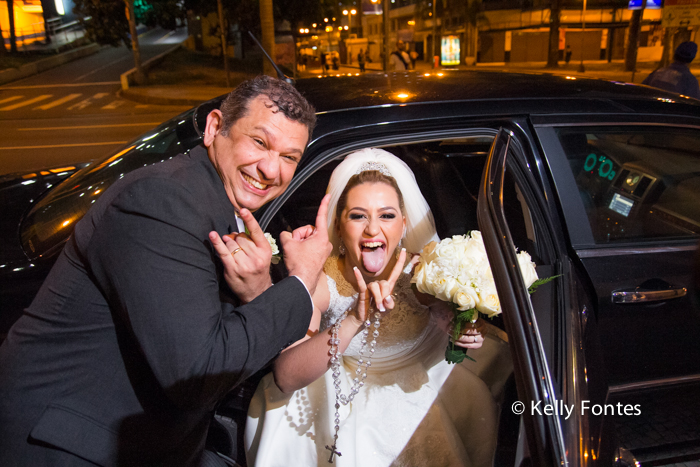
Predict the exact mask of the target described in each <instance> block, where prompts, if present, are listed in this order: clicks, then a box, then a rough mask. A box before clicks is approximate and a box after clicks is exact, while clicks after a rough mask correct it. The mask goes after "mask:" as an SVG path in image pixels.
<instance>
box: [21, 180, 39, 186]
mask: <svg viewBox="0 0 700 467" xmlns="http://www.w3.org/2000/svg"><path fill="white" fill-rule="evenodd" d="M32 183H36V180H27V181H26V182H22V185H31V184H32Z"/></svg>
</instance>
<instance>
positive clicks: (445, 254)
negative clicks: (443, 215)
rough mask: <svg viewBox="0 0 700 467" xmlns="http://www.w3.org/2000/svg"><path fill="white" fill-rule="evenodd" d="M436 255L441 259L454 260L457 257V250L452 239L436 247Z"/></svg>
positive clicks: (445, 240) (447, 239)
mask: <svg viewBox="0 0 700 467" xmlns="http://www.w3.org/2000/svg"><path fill="white" fill-rule="evenodd" d="M435 255H437V256H438V257H439V258H441V259H442V258H445V259H448V260H453V259H455V258H456V257H457V248H455V245H454V243H453V241H452V239H451V238H446V239H444V240H443V241H441V242H440V243H438V245H437V246H436V247H435Z"/></svg>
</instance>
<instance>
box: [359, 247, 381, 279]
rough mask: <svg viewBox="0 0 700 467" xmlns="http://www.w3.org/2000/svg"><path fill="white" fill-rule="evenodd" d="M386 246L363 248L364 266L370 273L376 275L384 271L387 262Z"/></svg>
mask: <svg viewBox="0 0 700 467" xmlns="http://www.w3.org/2000/svg"><path fill="white" fill-rule="evenodd" d="M385 250H386V245H381V246H378V247H373V248H369V247H362V265H363V266H364V267H365V270H367V271H368V272H372V273H376V272H379V271H381V270H382V268H383V267H384V263H385V261H386V254H385Z"/></svg>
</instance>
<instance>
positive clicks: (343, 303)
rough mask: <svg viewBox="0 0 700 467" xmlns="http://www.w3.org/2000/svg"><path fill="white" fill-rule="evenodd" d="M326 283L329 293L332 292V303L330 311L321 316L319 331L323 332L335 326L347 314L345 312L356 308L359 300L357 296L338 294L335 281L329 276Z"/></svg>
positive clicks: (327, 275) (329, 307)
mask: <svg viewBox="0 0 700 467" xmlns="http://www.w3.org/2000/svg"><path fill="white" fill-rule="evenodd" d="M326 281H327V283H328V292H330V301H329V302H328V310H326V311H325V312H324V313H323V314H322V315H321V323H320V325H319V331H321V332H322V331H325V330H326V329H328V328H329V327H331V326H333V324H335V322H336V321H338V319H339V318H340V317H341V316H342V315H343V313H345V310H347V309H348V308H350V307H352V306H354V304H355V300H356V299H357V294H355V295H352V296H350V297H346V296H344V295H341V294H340V293H339V292H338V286H337V284H336V282H335V280H333V278H332V277H331V276H330V275H329V274H326Z"/></svg>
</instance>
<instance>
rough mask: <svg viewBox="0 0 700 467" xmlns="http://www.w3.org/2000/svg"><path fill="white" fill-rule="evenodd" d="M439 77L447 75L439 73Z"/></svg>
mask: <svg viewBox="0 0 700 467" xmlns="http://www.w3.org/2000/svg"><path fill="white" fill-rule="evenodd" d="M437 75H438V76H445V73H438V74H437Z"/></svg>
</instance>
